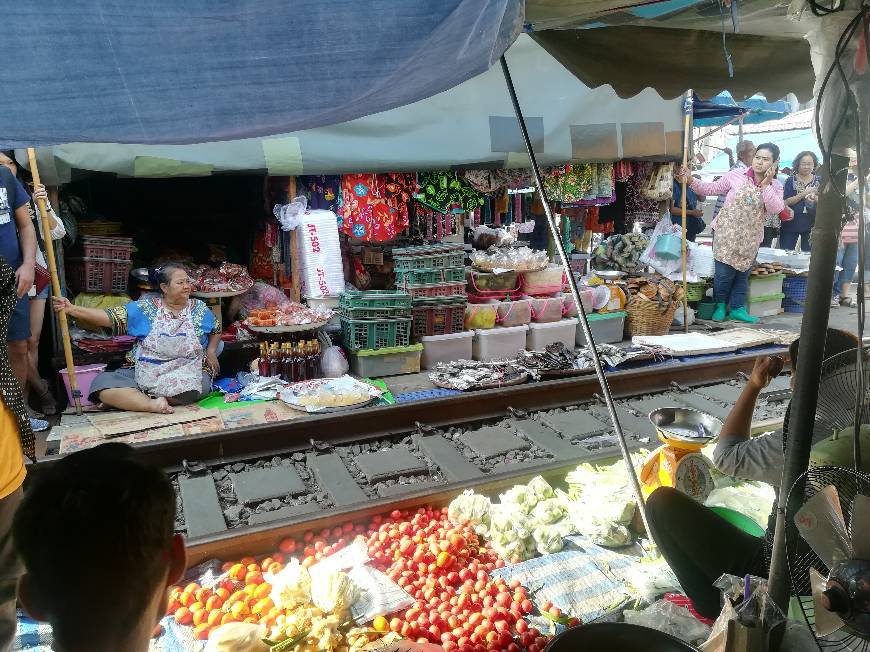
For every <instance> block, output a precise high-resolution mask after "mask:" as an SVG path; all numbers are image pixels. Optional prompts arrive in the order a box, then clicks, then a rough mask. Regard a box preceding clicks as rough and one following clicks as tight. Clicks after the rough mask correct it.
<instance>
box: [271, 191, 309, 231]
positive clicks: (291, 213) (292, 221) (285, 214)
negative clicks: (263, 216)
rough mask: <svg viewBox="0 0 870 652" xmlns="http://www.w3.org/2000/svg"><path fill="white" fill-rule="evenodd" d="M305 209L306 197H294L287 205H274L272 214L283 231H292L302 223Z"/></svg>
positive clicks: (306, 205)
mask: <svg viewBox="0 0 870 652" xmlns="http://www.w3.org/2000/svg"><path fill="white" fill-rule="evenodd" d="M307 208H308V198H307V197H294V199H293V201H291V202H290V203H289V204H275V206H274V207H273V208H272V213H273V214H274V215H275V218H276V219H277V220H278V222H279V223H280V224H281V228H282V229H283V230H285V231H292V230H293V229H295V228H296V227H298V226H299V225H300V224H301V223H302V216H303V215H304V214H305V210H306V209H307Z"/></svg>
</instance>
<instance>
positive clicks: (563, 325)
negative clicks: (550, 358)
mask: <svg viewBox="0 0 870 652" xmlns="http://www.w3.org/2000/svg"><path fill="white" fill-rule="evenodd" d="M578 324H579V320H577V319H563V320H562V321H554V322H550V323H548V324H529V332H528V333H527V334H526V348H527V349H528V350H529V351H543V350H544V349H545V348H547V347H548V346H549V345H550V344H555V343H556V342H562V343H564V344H565V346H567V347H568V349H569V350H572V349H573V348H574V340H575V338H576V336H577V325H578Z"/></svg>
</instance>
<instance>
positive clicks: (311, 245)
mask: <svg viewBox="0 0 870 652" xmlns="http://www.w3.org/2000/svg"><path fill="white" fill-rule="evenodd" d="M337 220H338V218H337V217H336V216H335V213H333V212H332V211H307V212H306V213H305V214H304V215H303V216H302V220H301V223H300V225H299V226H298V227H297V229H296V230H297V231H298V236H297V240H296V242H297V253H298V256H299V260H300V262H301V264H300V270H299V272H300V278H301V279H302V285H303V288H302V290H303V293H304V294H306V295H307V296H309V297H322V296H325V295H331V294H341V292H343V291H344V265H343V263H342V259H341V245H340V242H339V238H338V222H337Z"/></svg>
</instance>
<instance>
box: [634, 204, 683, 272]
mask: <svg viewBox="0 0 870 652" xmlns="http://www.w3.org/2000/svg"><path fill="white" fill-rule="evenodd" d="M678 231H679V228H678V227H677V226H676V225H675V224H674V223H673V222H671V218H670V216H669V215H665V216H664V217H663V218H662V219H661V220H659V223H658V224H656V228H655V229H654V230H653V232H652V235H651V236H650V239H649V244H648V245H647V247H646V249H645V250H644V252H643V254H641V256H640V262H641V263H643V264H644V265H649V266H650V267H652V268H653V269H655V270H656V271H657V272H658V273H659V274H661V275H662V276H670V275H671V274H673V273H674V272H676V271H677V270H678V269H681V268H682V265H683V263H682V261H681V260H680V259H679V258H677V259H676V260H664V259H662V258H659V257H658V256H656V243H657V242H658V239H659V238H660V237H661V236H664V235H668V234H672V233H677V232H678Z"/></svg>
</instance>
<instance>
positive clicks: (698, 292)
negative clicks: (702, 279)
mask: <svg viewBox="0 0 870 652" xmlns="http://www.w3.org/2000/svg"><path fill="white" fill-rule="evenodd" d="M706 293H707V284H706V283H686V301H689V302H691V303H694V302H695V301H700V300H701V299H703V298H704V296H705V295H706Z"/></svg>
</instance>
